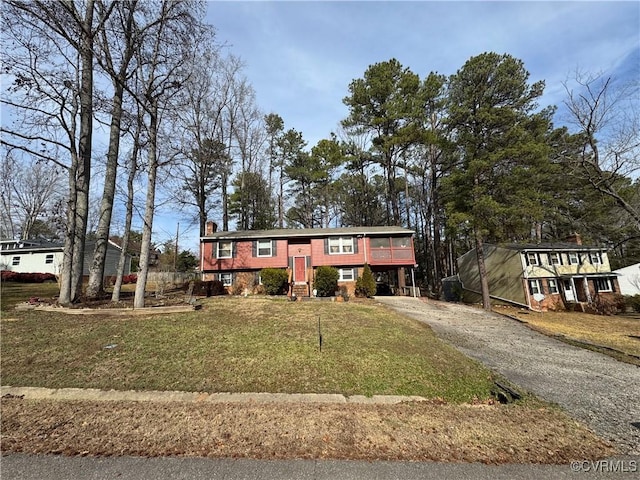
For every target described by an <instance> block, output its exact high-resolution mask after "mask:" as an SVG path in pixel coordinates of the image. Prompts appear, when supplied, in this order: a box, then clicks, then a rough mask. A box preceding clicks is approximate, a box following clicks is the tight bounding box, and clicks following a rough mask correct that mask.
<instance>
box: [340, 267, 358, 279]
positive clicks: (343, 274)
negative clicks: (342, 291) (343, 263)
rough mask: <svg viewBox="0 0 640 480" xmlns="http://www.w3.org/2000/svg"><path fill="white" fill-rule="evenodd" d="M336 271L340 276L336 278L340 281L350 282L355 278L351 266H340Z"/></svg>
mask: <svg viewBox="0 0 640 480" xmlns="http://www.w3.org/2000/svg"><path fill="white" fill-rule="evenodd" d="M338 271H339V272H340V278H339V279H338V281H340V282H352V281H353V280H355V278H356V276H355V274H354V272H353V268H341V269H339V270H338Z"/></svg>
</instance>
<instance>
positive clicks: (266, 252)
mask: <svg viewBox="0 0 640 480" xmlns="http://www.w3.org/2000/svg"><path fill="white" fill-rule="evenodd" d="M257 243H258V244H257V250H258V256H259V257H272V256H273V244H272V242H271V240H258V242H257Z"/></svg>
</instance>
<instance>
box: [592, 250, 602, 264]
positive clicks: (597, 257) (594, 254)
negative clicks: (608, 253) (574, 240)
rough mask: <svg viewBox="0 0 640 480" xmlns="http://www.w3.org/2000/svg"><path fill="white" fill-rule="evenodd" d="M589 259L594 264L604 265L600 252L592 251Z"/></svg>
mask: <svg viewBox="0 0 640 480" xmlns="http://www.w3.org/2000/svg"><path fill="white" fill-rule="evenodd" d="M594 260H595V261H594ZM589 261H590V262H591V264H592V265H602V257H601V255H600V252H590V253H589Z"/></svg>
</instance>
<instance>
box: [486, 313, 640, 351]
mask: <svg viewBox="0 0 640 480" xmlns="http://www.w3.org/2000/svg"><path fill="white" fill-rule="evenodd" d="M496 311H497V312H499V313H506V314H509V315H512V316H514V317H516V318H518V319H519V320H522V321H524V322H526V323H527V324H529V325H531V326H533V327H534V328H535V329H536V330H539V331H541V332H542V333H545V334H547V335H562V336H565V337H568V338H569V339H574V340H578V341H582V342H588V343H592V344H596V345H602V346H605V347H609V348H614V349H616V350H619V351H621V352H623V353H625V354H628V355H635V356H640V320H638V319H635V318H630V317H625V316H621V315H616V316H606V315H593V314H589V313H580V312H542V313H540V312H530V311H526V310H522V309H517V308H512V307H497V308H496Z"/></svg>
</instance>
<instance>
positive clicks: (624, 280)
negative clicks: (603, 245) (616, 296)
mask: <svg viewBox="0 0 640 480" xmlns="http://www.w3.org/2000/svg"><path fill="white" fill-rule="evenodd" d="M614 273H617V274H618V275H619V276H618V284H619V285H620V293H622V295H638V294H640V263H636V264H634V265H629V266H628V267H624V268H619V269H618V270H614Z"/></svg>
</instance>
